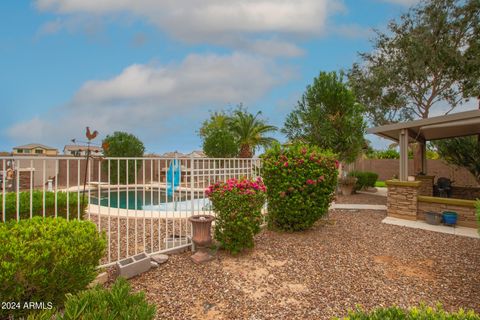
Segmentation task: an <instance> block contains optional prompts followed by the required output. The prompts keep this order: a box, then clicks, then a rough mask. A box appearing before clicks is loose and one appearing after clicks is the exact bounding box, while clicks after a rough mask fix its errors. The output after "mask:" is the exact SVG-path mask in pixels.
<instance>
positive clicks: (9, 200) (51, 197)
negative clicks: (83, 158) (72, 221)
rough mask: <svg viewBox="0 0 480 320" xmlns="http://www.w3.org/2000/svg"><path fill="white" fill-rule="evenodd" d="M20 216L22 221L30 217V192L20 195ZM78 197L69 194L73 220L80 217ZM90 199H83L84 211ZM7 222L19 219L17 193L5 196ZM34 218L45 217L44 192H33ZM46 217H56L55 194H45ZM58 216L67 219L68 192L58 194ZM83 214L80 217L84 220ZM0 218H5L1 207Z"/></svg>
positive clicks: (70, 214)
mask: <svg viewBox="0 0 480 320" xmlns="http://www.w3.org/2000/svg"><path fill="white" fill-rule="evenodd" d="M19 195H20V196H19V204H20V205H19V215H20V219H25V218H29V217H30V192H29V191H25V192H20V193H19ZM78 202H79V201H78V195H77V193H76V192H68V208H69V216H70V217H71V218H77V217H78V207H79V206H78ZM81 202H82V195H81V194H80V210H81V208H82V205H81ZM87 202H88V199H87V197H85V198H84V199H83V204H84V205H83V208H84V211H85V209H86V207H87ZM1 203H3V194H0V204H1ZM5 213H6V220H11V219H17V193H16V192H8V193H6V196H5ZM32 216H43V191H33V192H32ZM45 216H47V217H53V216H55V192H48V191H46V192H45ZM57 216H58V217H64V218H66V217H67V192H57ZM82 216H83V214H81V215H80V218H82ZM0 217H2V218H3V206H2V205H0Z"/></svg>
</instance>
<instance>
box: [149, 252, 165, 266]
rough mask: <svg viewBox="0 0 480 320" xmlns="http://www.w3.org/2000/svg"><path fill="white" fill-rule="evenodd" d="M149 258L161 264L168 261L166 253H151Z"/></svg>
mask: <svg viewBox="0 0 480 320" xmlns="http://www.w3.org/2000/svg"><path fill="white" fill-rule="evenodd" d="M150 259H152V261H154V262H156V263H158V264H163V263H165V262H167V261H168V255H166V254H161V253H159V254H154V255H151V256H150Z"/></svg>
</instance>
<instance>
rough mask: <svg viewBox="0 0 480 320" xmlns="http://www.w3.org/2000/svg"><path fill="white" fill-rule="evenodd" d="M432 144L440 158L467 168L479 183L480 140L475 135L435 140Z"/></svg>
mask: <svg viewBox="0 0 480 320" xmlns="http://www.w3.org/2000/svg"><path fill="white" fill-rule="evenodd" d="M433 144H434V145H435V147H436V148H437V152H438V154H439V155H440V158H442V159H443V160H445V161H446V162H447V163H449V164H453V165H456V166H459V167H463V168H465V169H467V170H468V171H469V172H470V173H471V174H473V176H474V177H475V179H477V182H478V183H479V184H480V140H479V139H478V137H477V136H469V137H461V138H454V139H445V140H436V141H433Z"/></svg>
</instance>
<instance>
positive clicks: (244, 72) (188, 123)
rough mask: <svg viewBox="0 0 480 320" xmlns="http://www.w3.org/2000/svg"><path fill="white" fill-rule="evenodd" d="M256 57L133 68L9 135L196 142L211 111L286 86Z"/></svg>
mask: <svg viewBox="0 0 480 320" xmlns="http://www.w3.org/2000/svg"><path fill="white" fill-rule="evenodd" d="M281 70H282V68H280V67H279V66H278V65H273V64H271V63H270V62H268V61H267V60H265V59H263V58H260V57H258V56H252V55H246V54H241V53H233V54H231V55H223V56H221V55H213V54H211V55H189V56H187V57H186V58H185V59H184V60H183V61H182V62H181V63H179V64H167V65H160V66H159V65H154V64H151V65H148V64H147V65H141V64H134V65H131V66H129V67H127V68H125V69H124V70H123V71H122V72H121V73H120V74H118V75H117V76H114V77H112V78H110V79H106V80H91V81H87V82H86V83H85V84H84V85H83V86H81V88H80V89H79V90H78V91H77V92H76V94H75V95H74V96H73V97H72V99H71V101H70V102H68V103H67V104H66V105H64V106H62V107H60V108H57V109H55V110H52V111H51V112H49V113H48V114H45V115H43V116H42V117H36V118H33V119H31V120H28V121H25V122H21V123H17V124H15V125H13V126H12V127H10V128H8V129H7V134H8V135H9V137H10V138H12V139H14V140H15V141H17V142H24V141H49V143H58V144H60V145H61V144H62V143H66V142H68V140H69V139H70V138H72V137H78V133H79V132H83V130H84V128H85V126H87V125H89V126H91V127H92V128H95V129H97V130H99V131H100V132H102V133H108V132H112V131H114V130H124V131H130V132H135V133H137V134H139V135H143V136H144V137H147V138H150V139H155V140H158V139H159V137H160V134H161V136H162V137H163V138H165V139H175V137H176V136H178V135H183V136H184V137H187V136H192V134H194V133H195V130H197V129H198V126H197V123H198V122H199V121H200V120H201V119H204V118H205V117H206V115H207V111H208V110H210V109H215V108H219V107H224V106H226V105H235V104H237V103H240V102H244V103H246V105H249V103H252V102H254V101H255V100H257V99H259V98H261V97H262V96H264V95H265V94H266V93H267V92H268V91H269V90H270V89H271V88H272V87H273V86H275V85H277V84H280V83H282V82H285V81H287V80H288V79H290V77H291V75H292V74H291V71H289V70H285V69H283V70H284V71H281Z"/></svg>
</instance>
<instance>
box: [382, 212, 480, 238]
mask: <svg viewBox="0 0 480 320" xmlns="http://www.w3.org/2000/svg"><path fill="white" fill-rule="evenodd" d="M382 223H386V224H392V225H396V226H402V227H409V228H415V229H422V230H428V231H434V232H441V233H448V234H454V235H457V236H463V237H470V238H476V239H480V235H479V234H478V231H477V229H475V228H467V227H449V226H444V225H431V224H428V223H426V222H425V221H422V220H417V221H411V220H405V219H399V218H394V217H386V218H385V219H383V220H382Z"/></svg>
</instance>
